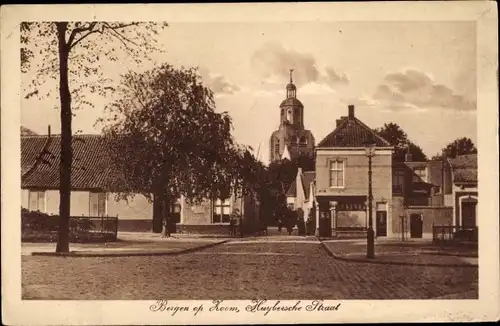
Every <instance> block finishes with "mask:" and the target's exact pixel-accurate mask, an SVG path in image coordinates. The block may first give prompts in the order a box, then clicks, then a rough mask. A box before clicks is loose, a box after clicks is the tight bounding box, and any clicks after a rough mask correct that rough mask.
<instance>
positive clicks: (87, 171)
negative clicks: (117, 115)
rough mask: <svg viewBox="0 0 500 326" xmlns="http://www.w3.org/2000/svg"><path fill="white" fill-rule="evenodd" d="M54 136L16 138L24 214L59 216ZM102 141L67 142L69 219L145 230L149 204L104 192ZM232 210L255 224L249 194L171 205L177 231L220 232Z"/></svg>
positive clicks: (256, 212) (78, 139)
mask: <svg viewBox="0 0 500 326" xmlns="http://www.w3.org/2000/svg"><path fill="white" fill-rule="evenodd" d="M60 146H61V138H60V136H58V135H50V134H49V135H40V136H22V137H21V203H22V207H23V208H26V209H29V210H38V211H40V212H43V213H47V214H54V215H57V214H58V213H59V162H60ZM106 146H107V145H106V143H105V140H104V138H103V137H101V136H100V135H78V136H75V137H74V139H73V168H72V180H71V185H72V190H71V212H70V215H71V216H89V217H99V216H116V217H118V221H119V222H118V228H119V231H151V230H152V216H153V204H152V203H151V202H150V201H149V200H148V199H147V198H146V197H145V196H143V195H141V194H136V195H135V196H133V197H132V198H130V199H128V200H123V199H121V200H120V199H118V198H117V193H114V192H110V191H109V190H108V187H107V185H108V183H109V178H110V176H111V175H112V173H113V171H111V170H110V164H109V161H108V160H109V159H108V157H107V155H106ZM234 209H239V211H240V213H241V214H242V216H243V219H245V222H246V223H248V224H249V225H257V224H258V220H259V204H258V202H257V201H256V200H255V198H254V197H253V196H251V195H248V196H243V197H241V196H235V195H232V196H231V197H230V198H229V199H227V200H218V199H213V200H205V201H203V202H202V203H200V204H199V205H189V204H188V203H187V202H186V200H185V198H184V197H182V196H181V197H180V198H178V199H177V200H176V201H174V203H173V204H172V207H171V215H172V216H173V217H174V219H175V220H176V222H177V225H178V227H177V230H178V231H179V232H196V233H213V232H215V233H218V232H226V230H227V226H228V225H229V215H230V214H231V213H232V211H233V210H234Z"/></svg>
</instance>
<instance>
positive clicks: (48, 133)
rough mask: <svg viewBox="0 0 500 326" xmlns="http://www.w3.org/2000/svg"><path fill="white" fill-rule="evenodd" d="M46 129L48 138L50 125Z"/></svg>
mask: <svg viewBox="0 0 500 326" xmlns="http://www.w3.org/2000/svg"><path fill="white" fill-rule="evenodd" d="M47 129H48V130H47V135H49V137H50V125H49V127H48V128H47Z"/></svg>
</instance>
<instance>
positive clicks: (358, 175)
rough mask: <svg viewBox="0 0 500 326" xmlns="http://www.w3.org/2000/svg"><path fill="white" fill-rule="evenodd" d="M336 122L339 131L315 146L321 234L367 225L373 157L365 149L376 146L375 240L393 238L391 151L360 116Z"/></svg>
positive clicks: (350, 113)
mask: <svg viewBox="0 0 500 326" xmlns="http://www.w3.org/2000/svg"><path fill="white" fill-rule="evenodd" d="M348 109H349V110H348V116H346V117H342V118H341V119H339V120H337V125H336V128H335V130H333V131H332V132H331V133H330V134H328V135H327V136H326V137H325V138H324V139H323V140H322V141H321V142H320V143H319V144H318V146H317V147H316V184H315V196H316V207H317V210H316V212H315V213H316V228H317V233H318V234H319V235H320V236H331V235H332V231H333V233H338V232H342V231H353V230H358V231H364V230H366V228H367V227H368V214H367V212H368V196H367V195H368V192H367V190H368V187H367V186H368V158H367V156H366V152H365V146H366V144H367V143H368V142H374V143H375V148H374V151H375V156H374V157H373V158H372V173H373V174H372V189H373V201H372V204H373V206H372V209H373V212H374V216H376V218H374V219H373V228H374V230H375V234H376V236H388V235H391V234H392V229H391V226H392V223H391V221H392V151H393V148H392V147H391V146H390V144H389V143H388V142H387V141H386V140H385V139H383V138H381V137H379V136H378V135H377V134H376V133H375V132H373V130H372V129H371V128H369V127H368V126H367V125H365V124H364V123H363V122H361V121H360V120H359V119H358V118H356V116H355V108H354V106H352V105H350V106H349V108H348Z"/></svg>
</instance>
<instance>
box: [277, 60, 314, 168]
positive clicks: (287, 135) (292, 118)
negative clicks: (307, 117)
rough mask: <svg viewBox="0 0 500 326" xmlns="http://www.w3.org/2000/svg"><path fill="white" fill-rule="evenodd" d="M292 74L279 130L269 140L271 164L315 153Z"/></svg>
mask: <svg viewBox="0 0 500 326" xmlns="http://www.w3.org/2000/svg"><path fill="white" fill-rule="evenodd" d="M292 73H293V69H290V83H289V84H288V85H286V98H285V99H284V100H283V102H281V104H280V106H279V112H280V125H279V128H278V130H275V131H274V132H273V133H272V134H271V138H270V139H269V161H270V162H273V161H276V160H280V159H282V158H293V157H295V156H297V155H299V154H309V155H312V154H313V152H314V137H313V135H312V133H311V131H310V130H306V129H305V128H304V105H302V103H301V102H300V101H299V100H298V99H297V87H296V86H295V85H294V83H293V76H292ZM284 154H286V155H285V157H283V155H284Z"/></svg>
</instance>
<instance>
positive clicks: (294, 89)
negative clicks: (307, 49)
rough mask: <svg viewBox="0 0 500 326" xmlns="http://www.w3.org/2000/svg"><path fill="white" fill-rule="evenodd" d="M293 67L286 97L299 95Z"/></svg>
mask: <svg viewBox="0 0 500 326" xmlns="http://www.w3.org/2000/svg"><path fill="white" fill-rule="evenodd" d="M292 73H293V69H290V83H289V84H288V85H286V98H292V97H293V98H296V97H297V87H295V85H294V84H293V76H292Z"/></svg>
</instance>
